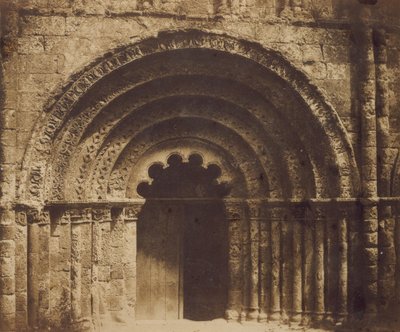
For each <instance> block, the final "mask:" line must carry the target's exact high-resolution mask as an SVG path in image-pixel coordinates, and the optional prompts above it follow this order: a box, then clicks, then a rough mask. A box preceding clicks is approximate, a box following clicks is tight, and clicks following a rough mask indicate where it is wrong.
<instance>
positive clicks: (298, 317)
mask: <svg viewBox="0 0 400 332" xmlns="http://www.w3.org/2000/svg"><path fill="white" fill-rule="evenodd" d="M302 318H303V316H302V314H301V313H298V312H294V313H293V315H292V317H290V321H291V322H292V323H295V324H300V323H301V322H302Z"/></svg>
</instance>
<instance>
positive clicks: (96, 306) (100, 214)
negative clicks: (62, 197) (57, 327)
mask: <svg viewBox="0 0 400 332" xmlns="http://www.w3.org/2000/svg"><path fill="white" fill-rule="evenodd" d="M106 222H108V223H109V222H111V208H109V207H96V208H93V209H92V230H91V231H92V259H91V261H92V269H91V291H90V293H91V299H92V320H93V323H94V327H95V329H96V328H99V327H100V326H101V306H102V303H103V304H104V302H105V301H104V300H105V299H104V294H102V292H101V288H100V285H99V280H100V275H99V264H100V262H101V259H102V232H101V224H102V223H106Z"/></svg>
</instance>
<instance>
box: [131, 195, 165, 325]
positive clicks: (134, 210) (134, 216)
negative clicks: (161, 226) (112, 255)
mask: <svg viewBox="0 0 400 332" xmlns="http://www.w3.org/2000/svg"><path fill="white" fill-rule="evenodd" d="M143 204H144V202H140V203H135V204H134V205H132V206H129V207H125V208H124V212H123V216H124V222H125V229H126V232H125V243H126V248H125V253H124V266H125V287H126V299H127V305H128V314H129V315H131V317H132V318H133V319H134V318H135V307H136V253H137V236H136V234H137V222H138V218H139V214H140V211H141V210H142V207H143ZM166 282H167V285H168V280H167V281H166Z"/></svg>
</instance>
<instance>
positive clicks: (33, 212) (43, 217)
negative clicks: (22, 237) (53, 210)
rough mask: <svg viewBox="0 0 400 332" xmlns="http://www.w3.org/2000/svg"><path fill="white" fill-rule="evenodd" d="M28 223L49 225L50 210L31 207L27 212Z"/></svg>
mask: <svg viewBox="0 0 400 332" xmlns="http://www.w3.org/2000/svg"><path fill="white" fill-rule="evenodd" d="M26 215H27V221H28V224H38V225H48V224H50V212H49V211H48V210H39V209H33V208H30V209H29V210H28V211H27V213H26Z"/></svg>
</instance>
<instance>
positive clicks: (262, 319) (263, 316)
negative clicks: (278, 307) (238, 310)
mask: <svg viewBox="0 0 400 332" xmlns="http://www.w3.org/2000/svg"><path fill="white" fill-rule="evenodd" d="M258 321H259V322H260V323H266V322H268V315H267V313H266V312H260V314H259V315H258Z"/></svg>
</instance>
